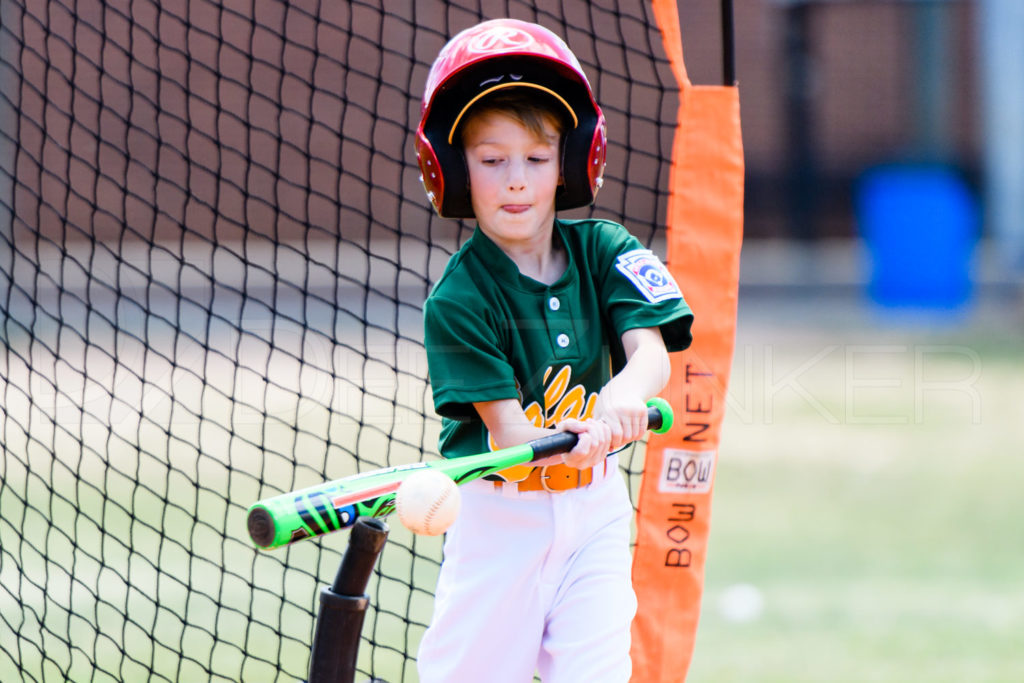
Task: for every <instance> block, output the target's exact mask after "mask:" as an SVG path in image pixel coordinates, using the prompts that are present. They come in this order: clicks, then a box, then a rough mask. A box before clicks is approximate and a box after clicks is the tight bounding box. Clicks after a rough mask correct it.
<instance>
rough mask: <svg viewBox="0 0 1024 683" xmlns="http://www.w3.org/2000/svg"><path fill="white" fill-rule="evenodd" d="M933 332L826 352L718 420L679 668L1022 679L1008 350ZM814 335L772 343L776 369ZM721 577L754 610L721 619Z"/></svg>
mask: <svg viewBox="0 0 1024 683" xmlns="http://www.w3.org/2000/svg"><path fill="white" fill-rule="evenodd" d="M933 346H934V345H933V344H928V345H927V348H925V351H924V352H923V354H924V358H925V364H924V365H923V367H922V365H921V364H920V360H918V361H917V362H918V365H916V366H915V360H914V359H915V356H917V355H918V352H920V351H921V349H922V348H924V347H922V346H918V345H916V343H906V342H903V343H901V344H896V345H892V344H890V347H891V348H887V349H883V348H882V347H880V346H877V345H876V346H875V347H871V348H869V349H867V350H866V351H865V352H864V353H862V354H861V355H860V358H861V359H864V360H863V361H861V360H859V359H858V354H853V358H854V361H853V362H854V363H857V362H861V364H860V365H854V366H853V367H851V364H850V363H851V361H850V358H851V356H850V355H848V354H846V353H843V352H842V349H838V350H836V351H835V352H833V353H832V354H831V357H830V358H826V359H823V360H822V361H821V362H819V363H815V364H814V365H813V367H810V368H808V369H807V371H806V372H805V373H803V374H801V375H800V382H801V383H802V384H803V385H804V387H805V388H807V395H804V394H802V393H801V392H800V391H797V390H792V391H790V390H784V391H779V392H776V393H774V394H771V399H772V400H774V401H775V402H776V404H775V405H774V406H773V414H774V419H773V420H772V421H771V422H770V423H769V422H767V421H765V420H761V419H757V418H752V417H751V415H752V414H753V413H752V412H748V413H746V414H744V416H743V418H745V419H743V418H741V417H740V416H739V415H738V414H737V413H736V412H733V413H731V414H730V416H729V417H728V418H727V424H726V427H725V432H724V438H723V444H722V451H721V455H720V458H719V464H718V475H717V480H716V484H715V494H714V512H713V522H712V533H711V539H710V545H709V556H708V562H707V566H706V584H705V597H704V602H703V613H702V617H701V622H700V627H699V633H698V638H697V642H696V649H695V653H694V659H693V663H692V666H691V670H690V676H689V678H688V679H687V680H688V681H690V682H691V683H704V682H710V681H744V682H745V681H751V682H765V683H768V682H774V681H778V682H783V681H785V682H787V683H789V682H795V681H808V682H811V681H851V682H852V681H892V682H894V683H895V682H897V681H950V682H953V681H958V682H959V681H972V683H973V682H981V681H992V682H993V683H994V682H1001V681H1019V680H1024V657H1021V654H1020V653H1021V652H1022V647H1024V635H1022V634H1024V573H1022V572H1021V567H1024V536H1022V535H1021V531H1020V521H1021V520H1022V519H1024V496H1022V495H1021V492H1022V488H1021V484H1022V482H1024V459H1022V458H1021V457H1020V456H1021V455H1022V453H1024V450H1022V446H1024V437H1022V436H1021V435H1022V434H1024V431H1022V429H1021V421H1022V418H1024V412H1022V406H1024V403H1022V397H1024V355H1022V353H1021V351H1022V349H1021V348H1020V346H1019V344H1018V342H1016V341H1015V340H1009V341H1008V342H1007V343H1005V344H1000V343H998V342H993V341H992V340H988V341H986V342H984V344H976V345H974V344H969V345H965V344H963V343H956V344H942V345H940V346H942V347H943V348H944V350H941V349H940V350H933V349H932V347H933ZM898 347H900V348H898ZM822 348H825V347H824V346H821V345H816V344H812V345H811V346H810V347H807V346H802V347H800V346H796V345H787V346H780V347H777V348H776V350H775V354H774V358H773V360H774V361H776V369H777V370H779V374H777V375H776V377H779V376H782V375H783V372H782V371H783V370H784V369H792V368H797V367H799V362H798V361H800V360H801V359H805V358H809V357H811V356H813V355H814V352H817V351H819V350H820V349H822ZM918 357H919V356H918ZM919 358H920V357H919ZM868 360H870V362H868ZM740 369H741V370H742V369H743V368H742V367H741V368H740ZM747 369H749V368H747ZM975 371H977V372H975ZM850 377H854V378H856V379H857V381H856V382H853V386H854V387H855V388H856V390H857V391H860V392H861V395H860V396H858V395H857V392H856V391H855V392H854V393H853V394H851V393H849V392H850V387H851V383H850V381H849V379H850ZM865 378H872V382H871V383H873V384H875V385H876V386H867V385H866V384H865ZM844 379H845V382H844ZM882 380H887V381H882ZM961 381H962V383H961ZM857 382H860V384H858V383H857ZM922 382H923V383H924V384H923V386H924V388H925V389H926V390H925V391H921V389H922ZM755 395H760V396H764V394H757V392H755ZM808 396H811V397H813V398H814V399H815V401H816V402H815V401H810V400H808ZM851 397H852V399H854V400H857V399H862V401H861V402H860V403H859V404H858V405H857V406H856V408H857V410H859V411H860V413H859V416H860V417H862V418H864V417H866V416H871V417H872V418H873V419H857V420H850V419H849V416H850V414H851V413H848V412H847V411H848V410H849V409H850V401H851ZM823 408H824V410H823ZM758 414H759V415H763V414H764V411H763V410H762V411H761V412H759V413H758ZM836 416H839V417H840V419H838V420H833V419H832V418H833V417H836ZM739 583H749V584H752V585H754V586H756V587H757V588H758V589H759V590H760V591H761V593H762V596H763V602H764V607H763V611H762V613H761V615H760V617H759V618H756V619H754V620H751V621H739V622H738V621H730V620H729V619H728V618H726V615H725V612H724V611H723V610H722V609H721V599H722V596H723V593H724V592H725V591H726V590H727V589H728V587H729V586H732V585H735V584H739Z"/></svg>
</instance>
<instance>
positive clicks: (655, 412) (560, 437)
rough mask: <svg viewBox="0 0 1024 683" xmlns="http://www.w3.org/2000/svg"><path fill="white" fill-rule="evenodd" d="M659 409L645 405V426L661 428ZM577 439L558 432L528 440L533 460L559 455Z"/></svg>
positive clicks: (571, 434)
mask: <svg viewBox="0 0 1024 683" xmlns="http://www.w3.org/2000/svg"><path fill="white" fill-rule="evenodd" d="M661 420H662V415H661V409H660V408H658V407H657V406H648V407H647V428H648V429H652V430H654V429H660V428H661ZM577 441H579V435H577V434H575V433H573V432H558V433H557V434H552V435H551V436H542V437H541V438H539V439H534V440H533V441H531V442H530V447H531V448H533V460H540V459H542V458H547V457H548V456H552V455H559V454H560V453H568V452H569V451H571V450H572V449H573V447H574V446H575V445H576V442H577Z"/></svg>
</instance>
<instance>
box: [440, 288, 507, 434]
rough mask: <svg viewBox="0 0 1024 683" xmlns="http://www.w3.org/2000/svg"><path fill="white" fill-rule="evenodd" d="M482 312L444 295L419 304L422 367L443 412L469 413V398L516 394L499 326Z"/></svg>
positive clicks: (453, 414)
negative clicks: (424, 359)
mask: <svg viewBox="0 0 1024 683" xmlns="http://www.w3.org/2000/svg"><path fill="white" fill-rule="evenodd" d="M486 315H488V312H487V310H486V309H485V310H483V311H478V310H474V308H473V307H471V306H467V305H464V304H463V303H461V302H458V301H455V300H453V299H450V298H447V297H437V296H431V297H429V298H428V299H427V301H426V303H425V305H424V309H423V317H424V345H425V347H426V351H427V369H428V372H429V374H430V383H431V386H432V390H433V396H434V410H435V411H437V413H438V414H439V415H441V416H442V417H448V418H452V419H455V420H467V419H471V418H473V417H475V414H476V413H475V410H474V409H473V406H472V404H473V403H474V402H477V401H494V400H499V399H504V398H516V396H517V393H516V383H515V376H514V373H513V370H512V366H511V365H510V364H509V361H508V358H507V354H506V353H505V352H504V351H503V345H502V342H501V339H500V337H499V334H500V330H499V327H498V326H497V325H495V324H494V322H493V321H488V320H487V319H486V318H485V316H486Z"/></svg>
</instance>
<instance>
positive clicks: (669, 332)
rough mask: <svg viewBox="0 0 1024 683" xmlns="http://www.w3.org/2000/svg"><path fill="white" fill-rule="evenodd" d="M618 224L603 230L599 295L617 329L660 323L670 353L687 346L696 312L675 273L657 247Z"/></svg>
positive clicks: (611, 322) (620, 330) (609, 318)
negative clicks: (649, 244) (671, 271)
mask: <svg viewBox="0 0 1024 683" xmlns="http://www.w3.org/2000/svg"><path fill="white" fill-rule="evenodd" d="M616 228H617V229H613V230H607V231H605V239H604V240H602V242H603V244H602V245H600V248H599V252H600V256H599V257H598V262H599V263H600V264H601V286H600V287H601V299H602V301H603V305H604V307H605V310H606V311H607V316H608V320H609V324H610V326H611V328H612V331H613V333H614V334H615V335H616V337H619V336H621V335H622V334H623V333H624V332H625V331H627V330H630V329H634V328H638V327H657V328H659V329H660V330H661V335H662V338H663V339H664V340H665V347H666V348H667V349H668V350H669V351H670V352H671V351H681V350H683V349H685V348H687V347H689V345H690V343H691V341H692V336H691V332H690V327H691V325H692V324H693V312H692V311H691V310H690V307H689V305H688V304H687V303H686V300H685V299H684V298H683V293H682V291H681V290H680V289H679V285H678V284H677V283H676V281H675V278H673V277H672V274H671V273H670V272H669V270H668V268H666V267H665V265H664V264H663V263H662V262H661V259H659V258H658V257H657V255H656V254H654V252H652V251H651V250H650V249H647V248H645V247H644V246H643V245H642V244H641V243H640V241H639V240H637V239H636V238H635V237H633V236H632V235H631V234H629V232H628V231H627V230H626V229H625V228H623V227H621V226H616Z"/></svg>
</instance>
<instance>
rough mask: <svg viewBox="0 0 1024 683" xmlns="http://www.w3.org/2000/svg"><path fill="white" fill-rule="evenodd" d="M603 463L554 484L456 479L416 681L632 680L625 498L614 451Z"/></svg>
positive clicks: (629, 512) (590, 682)
mask: <svg viewBox="0 0 1024 683" xmlns="http://www.w3.org/2000/svg"><path fill="white" fill-rule="evenodd" d="M606 465H607V468H605V467H602V466H598V467H596V468H594V469H595V471H594V480H593V482H592V483H591V484H590V485H589V486H587V487H584V488H579V489H572V490H569V491H565V492H562V493H548V492H545V491H530V492H525V493H520V492H519V491H518V490H517V489H516V488H515V485H514V484H505V485H503V487H502V489H495V487H494V484H493V483H492V482H489V481H476V482H472V483H469V484H466V485H464V486H463V487H462V508H461V511H460V513H459V517H458V519H457V520H456V522H455V523H454V524H453V525H452V527H451V529H449V530H448V535H447V538H446V539H445V544H444V562H443V563H442V565H441V572H440V575H439V577H438V582H437V590H436V594H435V600H434V616H433V619H432V621H431V625H430V627H429V628H428V629H427V632H426V633H425V634H424V637H423V641H422V643H421V644H420V649H419V657H418V659H419V662H418V667H419V674H420V681H421V683H461V682H462V681H473V682H477V681H480V682H483V681H486V682H487V683H505V682H507V683H529V682H530V681H532V680H533V676H534V672H535V671H539V673H540V676H541V680H542V681H544V683H604V682H607V683H626V682H627V681H628V680H629V677H630V672H631V665H630V658H629V645H630V624H631V622H632V620H633V616H634V615H635V613H636V596H635V594H634V592H633V587H632V583H631V566H632V555H631V553H630V550H629V534H630V521H631V519H632V514H633V508H632V505H631V503H630V501H629V494H628V492H627V490H626V485H625V482H624V481H623V478H622V475H621V473H620V472H619V469H618V464H617V458H616V457H615V456H611V457H609V459H608V462H607V463H606ZM606 472H607V475H606V474H605V473H606Z"/></svg>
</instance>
